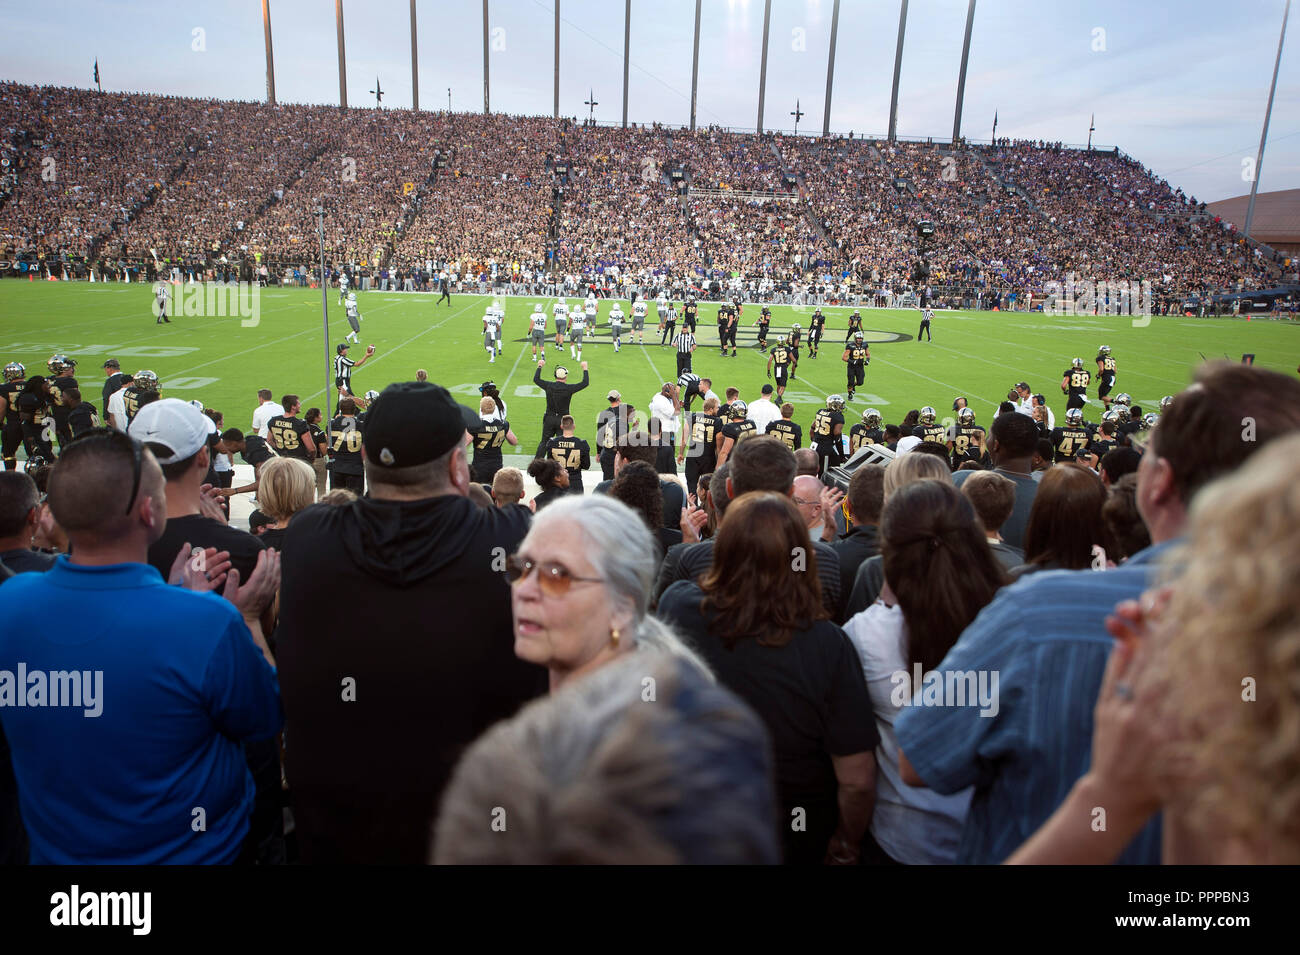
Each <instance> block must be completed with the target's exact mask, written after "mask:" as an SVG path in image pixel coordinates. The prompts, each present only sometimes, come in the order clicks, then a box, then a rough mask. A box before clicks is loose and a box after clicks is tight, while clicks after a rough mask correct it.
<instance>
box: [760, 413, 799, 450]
mask: <svg viewBox="0 0 1300 955" xmlns="http://www.w3.org/2000/svg"><path fill="white" fill-rule="evenodd" d="M767 433H768V434H770V435H774V436H775V437H777V438H780V439H781V442H782V443H783V444H784V445H785V446H786V447H787V448H789V449H790V450H791V451H798V450H799V449H800V448H802V447H803V426H802V425H798V424H795V423H794V422H793V421H791V420H790V419H789V418H780V419H778V420H776V421H773V422H771V423H770V424H768V426H767Z"/></svg>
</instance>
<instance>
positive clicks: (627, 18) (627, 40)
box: [623, 0, 632, 129]
mask: <svg viewBox="0 0 1300 955" xmlns="http://www.w3.org/2000/svg"><path fill="white" fill-rule="evenodd" d="M631 52H632V0H625V3H624V4H623V128H624V129H627V66H628V56H629V55H630V54H631Z"/></svg>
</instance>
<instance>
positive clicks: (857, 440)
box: [849, 408, 885, 457]
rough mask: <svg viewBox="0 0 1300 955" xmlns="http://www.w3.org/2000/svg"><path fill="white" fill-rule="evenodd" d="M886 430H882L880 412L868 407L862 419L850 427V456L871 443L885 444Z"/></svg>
mask: <svg viewBox="0 0 1300 955" xmlns="http://www.w3.org/2000/svg"><path fill="white" fill-rule="evenodd" d="M884 443H885V432H884V431H882V430H880V412H879V411H877V410H876V409H875V408H868V409H867V410H866V411H864V412H862V421H861V422H860V423H859V424H855V425H854V426H853V427H851V428H849V457H852V456H853V455H855V454H857V453H858V452H859V451H861V450H862V449H863V448H864V447H866V446H867V445H869V444H884Z"/></svg>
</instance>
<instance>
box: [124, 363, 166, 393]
mask: <svg viewBox="0 0 1300 955" xmlns="http://www.w3.org/2000/svg"><path fill="white" fill-rule="evenodd" d="M131 382H132V384H133V386H134V387H135V390H136V391H161V390H162V386H161V385H160V384H159V383H158V376H157V375H155V374H154V373H153V372H152V371H149V369H147V368H142V369H141V370H140V371H137V372H136V373H135V377H134V378H132V379H131Z"/></svg>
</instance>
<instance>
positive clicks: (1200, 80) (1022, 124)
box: [0, 0, 1300, 202]
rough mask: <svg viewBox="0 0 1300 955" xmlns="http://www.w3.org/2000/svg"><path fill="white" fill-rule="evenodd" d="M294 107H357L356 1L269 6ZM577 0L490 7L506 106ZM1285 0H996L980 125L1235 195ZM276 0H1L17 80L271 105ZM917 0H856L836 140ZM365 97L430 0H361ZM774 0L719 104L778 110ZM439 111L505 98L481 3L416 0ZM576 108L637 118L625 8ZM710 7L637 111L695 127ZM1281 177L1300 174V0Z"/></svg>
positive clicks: (805, 122) (802, 61)
mask: <svg viewBox="0 0 1300 955" xmlns="http://www.w3.org/2000/svg"><path fill="white" fill-rule="evenodd" d="M269 3H270V11H271V27H272V33H273V40H274V50H275V86H276V97H277V99H278V100H279V101H280V102H282V103H283V102H296V103H337V102H338V94H339V88H338V54H337V46H336V27H335V16H334V3H332V2H330V0H269ZM554 3H555V0H489V16H488V29H489V52H488V72H489V79H490V98H491V107H492V109H493V110H494V111H496V112H506V113H512V114H528V115H550V114H551V111H552V106H553V85H552V84H553V79H554V69H555V62H554V10H555V7H554ZM1284 5H1285V0H1136V2H1135V0H978V4H977V7H976V11H975V20H974V26H973V32H972V39H971V53H970V64H969V68H968V73H967V80H966V96H965V103H964V107H963V116H962V133H963V135H965V136H967V137H968V138H970V139H985V140H987V139H988V138H989V137H990V136H991V134H992V125H993V118H994V114H995V112H996V114H997V119H998V127H997V134H998V136H1000V137H1001V136H1011V137H1019V138H1027V139H1028V138H1031V139H1046V140H1050V141H1057V140H1059V141H1063V142H1066V143H1077V144H1082V143H1084V142H1086V141H1087V138H1088V127H1089V124H1090V122H1091V117H1093V116H1094V115H1095V117H1096V120H1095V122H1096V132H1095V133H1094V134H1093V142H1094V144H1098V145H1103V146H1107V147H1109V146H1119V147H1120V148H1121V149H1122V150H1124V151H1125V152H1126V153H1128V154H1129V155H1131V156H1133V157H1134V158H1136V159H1138V160H1139V161H1140V162H1142V163H1143V164H1144V165H1146V166H1147V167H1149V168H1151V169H1152V170H1154V171H1155V172H1156V173H1157V174H1158V175H1159V176H1161V177H1163V178H1165V179H1168V180H1169V182H1170V183H1171V184H1173V185H1174V186H1181V187H1182V188H1183V189H1184V191H1185V192H1187V193H1188V194H1189V195H1193V196H1195V197H1196V198H1198V199H1199V200H1202V201H1207V202H1212V201H1215V200H1217V199H1225V198H1229V197H1231V196H1237V195H1242V194H1244V193H1247V192H1249V191H1250V186H1251V181H1250V176H1251V175H1252V174H1253V170H1254V168H1255V157H1256V152H1257V150H1258V148H1259V137H1260V131H1261V128H1262V125H1263V121H1264V112H1265V106H1266V103H1267V98H1268V88H1269V81H1270V79H1271V76H1272V70H1273V61H1274V57H1275V55H1276V53H1277V43H1278V32H1279V30H1280V28H1281V24H1282V13H1283V8H1284ZM261 6H262V4H261V2H260V0H202V2H192V0H191V2H177V0H42V2H41V3H40V4H35V5H33V4H31V3H21V4H20V3H18V2H15V0H0V22H2V23H4V25H5V26H4V30H3V31H0V79H4V80H13V81H17V82H22V83H34V84H51V85H56V86H80V87H89V86H92V85H93V78H92V72H93V63H94V62H95V60H96V59H98V61H99V68H100V76H101V80H102V81H103V84H104V88H105V89H109V90H125V91H131V92H152V93H167V94H174V95H182V96H198V97H213V98H219V99H240V100H259V99H264V98H265V97H266V58H265V45H264V39H263V32H262V12H261ZM833 6H834V3H833V0H772V16H771V26H770V33H769V43H768V74H767V89H766V97H765V110H764V127H765V128H766V129H782V130H790V129H791V128H792V127H793V125H794V121H795V120H794V117H793V116H792V115H790V114H791V111H793V110H794V109H795V108H796V104H798V108H799V109H800V110H802V111H803V113H804V114H805V115H803V116H802V117H801V118H800V121H799V131H800V132H801V133H803V132H811V133H815V132H818V131H820V129H821V126H822V120H823V114H824V110H825V101H826V66H827V55H828V51H829V41H830V29H831V14H832V10H833ZM899 7H900V2H899V0H842V2H841V5H840V21H839V31H838V42H837V52H836V59H835V76H834V87H833V92H832V96H831V105H832V108H831V114H830V128H831V130H832V132H839V133H847V132H849V131H850V130H852V131H854V132H856V133H863V132H866V133H868V134H878V135H884V134H885V133H886V132H887V130H888V126H889V98H890V86H891V82H892V78H893V68H894V49H895V44H896V41H897V35H898V19H899ZM343 8H344V26H345V40H346V56H347V86H348V102H349V105H352V106H362V105H369V104H373V103H374V99H373V97H372V96H371V95H370V93H369V91H370V90H372V89H374V83H375V79H376V77H378V79H379V82H380V84H381V85H382V88H383V90H384V101H383V105H384V107H385V108H399V109H400V108H407V109H409V108H410V106H411V103H412V96H411V63H410V50H411V38H410V17H409V4H408V2H407V0H364V2H362V0H343ZM966 9H967V2H966V0H911V2H910V3H909V6H908V19H907V31H906V38H905V42H904V48H903V63H902V73H901V78H900V83H899V104H898V134H899V135H900V136H917V137H924V136H934V137H935V138H942V139H947V138H949V137H950V136H951V134H952V123H953V110H954V105H955V99H956V88H957V75H958V71H959V67H960V63H961V47H962V36H963V32H964V30H965V22H966ZM763 10H764V4H763V0H703V7H702V14H701V24H700V66H699V82H698V94H697V97H698V98H697V112H696V118H697V123H699V124H708V123H716V124H719V125H722V126H728V127H733V128H745V129H753V128H754V127H755V126H756V125H757V123H758V85H759V65H760V61H761V53H762V38H763ZM417 11H418V66H419V80H420V105H421V106H422V107H423V108H425V109H445V108H446V106H447V102H448V90H450V94H451V105H452V108H453V109H454V110H456V111H480V110H482V109H483V72H484V62H483V18H482V4H481V3H479V2H475V0H436V2H435V0H417ZM560 14H561V26H560V112H561V115H568V116H586V115H588V107H587V106H586V105H585V102H586V101H587V100H588V99H590V98H592V94H593V93H594V98H595V100H596V101H597V103H598V105H597V106H596V107H595V116H596V118H597V119H598V120H603V121H620V120H621V119H622V93H623V30H624V4H623V3H621V2H619V0H560ZM694 15H695V2H694V0H631V37H632V49H631V57H630V65H629V84H628V86H629V89H628V120H629V122H648V121H654V120H657V121H660V122H665V123H670V124H674V125H684V124H686V123H688V122H689V120H690V87H691V55H692V52H691V51H692V37H693V33H692V31H693V27H694ZM1291 20H1292V22H1291V23H1290V31H1289V35H1288V37H1287V43H1286V46H1285V48H1284V50H1283V53H1282V62H1281V70H1280V73H1279V75H1278V86H1277V95H1276V99H1275V101H1274V105H1273V114H1272V120H1271V124H1270V129H1269V143H1268V149H1267V151H1266V152H1265V155H1264V161H1263V164H1262V166H1261V167H1260V170H1261V172H1260V177H1259V179H1260V185H1259V188H1260V191H1261V192H1268V191H1273V190H1280V189H1294V188H1300V48H1298V47H1297V44H1300V23H1297V22H1296V21H1297V20H1300V5H1298V6H1297V11H1296V12H1295V14H1294V15H1293V16H1292V18H1291Z"/></svg>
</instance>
